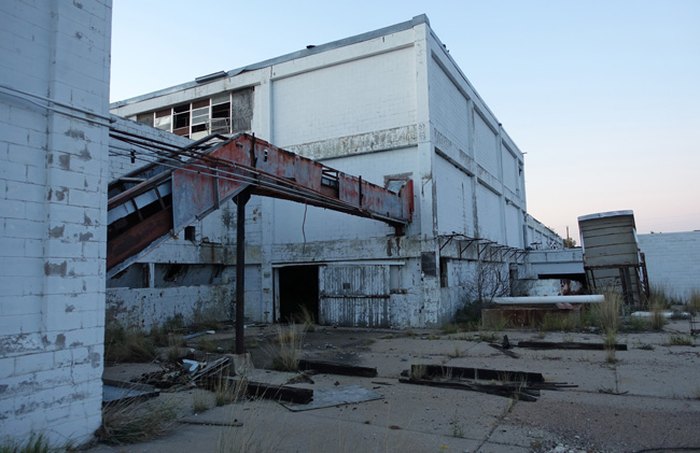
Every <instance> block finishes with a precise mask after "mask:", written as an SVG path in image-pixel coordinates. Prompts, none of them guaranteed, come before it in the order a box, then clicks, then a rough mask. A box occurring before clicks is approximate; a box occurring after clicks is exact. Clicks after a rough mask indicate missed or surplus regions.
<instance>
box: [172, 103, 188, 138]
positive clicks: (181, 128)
mask: <svg viewBox="0 0 700 453" xmlns="http://www.w3.org/2000/svg"><path fill="white" fill-rule="evenodd" d="M173 133H174V134H177V135H183V136H185V137H189V135H190V104H182V105H178V106H176V107H174V108H173Z"/></svg>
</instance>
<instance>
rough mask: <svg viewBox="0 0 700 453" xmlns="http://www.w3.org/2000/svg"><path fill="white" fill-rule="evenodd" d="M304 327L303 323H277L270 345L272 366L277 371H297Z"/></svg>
mask: <svg viewBox="0 0 700 453" xmlns="http://www.w3.org/2000/svg"><path fill="white" fill-rule="evenodd" d="M305 335H306V328H305V326H304V325H297V324H289V325H287V326H286V327H285V326H281V325H278V326H277V332H276V336H275V344H274V346H273V347H272V350H271V355H272V368H273V369H274V370H277V371H297V370H298V369H299V359H300V358H301V352H302V347H303V343H304V336H305Z"/></svg>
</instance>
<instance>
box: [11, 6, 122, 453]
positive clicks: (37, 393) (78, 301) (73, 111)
mask: <svg viewBox="0 0 700 453" xmlns="http://www.w3.org/2000/svg"><path fill="white" fill-rule="evenodd" d="M0 30H1V33H2V39H0V191H1V193H2V195H0V197H1V198H2V199H0V288H1V289H0V442H2V444H3V445H12V444H13V442H15V441H16V442H19V443H22V442H23V441H24V440H26V439H28V438H29V436H30V435H31V434H35V435H42V436H43V437H44V439H45V440H47V441H48V442H49V443H50V444H51V445H53V446H64V445H67V444H71V445H79V444H80V443H82V442H84V441H86V440H90V439H91V438H92V434H93V433H94V431H95V430H96V429H97V428H98V427H99V426H100V420H101V408H102V370H103V357H102V355H103V342H104V340H103V339H104V310H105V243H106V229H105V222H106V217H107V205H106V203H107V183H108V174H107V170H108V149H109V146H108V134H109V124H110V121H109V117H108V111H109V109H108V107H109V52H110V38H111V1H110V0H91V1H73V2H70V1H62V0H50V1H32V0H11V1H3V2H0ZM10 448H11V447H10Z"/></svg>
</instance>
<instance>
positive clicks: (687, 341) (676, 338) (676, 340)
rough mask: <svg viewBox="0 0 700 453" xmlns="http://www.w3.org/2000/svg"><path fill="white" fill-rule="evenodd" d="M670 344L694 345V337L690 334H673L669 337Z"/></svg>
mask: <svg viewBox="0 0 700 453" xmlns="http://www.w3.org/2000/svg"><path fill="white" fill-rule="evenodd" d="M668 345H669V346H694V345H695V343H694V342H693V337H691V336H688V335H671V336H670V337H669V339H668Z"/></svg>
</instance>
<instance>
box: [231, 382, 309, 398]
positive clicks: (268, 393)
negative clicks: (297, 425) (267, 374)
mask: <svg viewBox="0 0 700 453" xmlns="http://www.w3.org/2000/svg"><path fill="white" fill-rule="evenodd" d="M228 379H229V381H233V382H232V384H234V383H236V380H237V379H236V378H228ZM243 386H244V387H245V392H246V395H248V396H249V397H251V398H264V399H269V400H276V401H285V402H289V403H296V404H308V403H309V402H310V401H311V400H313V398H314V391H313V390H312V389H305V388H300V387H289V386H287V385H271V384H265V383H263V382H252V381H244V383H243Z"/></svg>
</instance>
